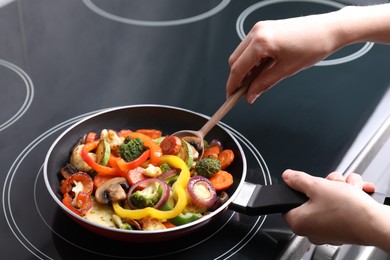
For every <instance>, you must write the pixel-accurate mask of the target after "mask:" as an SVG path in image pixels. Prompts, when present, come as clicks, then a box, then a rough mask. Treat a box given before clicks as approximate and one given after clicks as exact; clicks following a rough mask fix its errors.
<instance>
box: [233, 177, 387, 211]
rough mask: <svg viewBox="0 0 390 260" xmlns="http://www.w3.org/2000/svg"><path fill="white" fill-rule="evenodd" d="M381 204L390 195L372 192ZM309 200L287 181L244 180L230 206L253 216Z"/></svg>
mask: <svg viewBox="0 0 390 260" xmlns="http://www.w3.org/2000/svg"><path fill="white" fill-rule="evenodd" d="M370 195H371V197H372V198H373V199H375V200H376V201H378V202H379V203H381V204H385V205H390V197H388V196H387V195H384V194H382V193H378V192H374V193H372V194H370ZM307 200H308V197H307V196H306V195H305V194H303V193H301V192H298V191H296V190H293V189H291V188H290V187H288V186H287V185H286V184H285V183H279V184H272V185H259V184H252V183H248V182H244V183H243V186H242V188H241V190H240V192H239V194H238V196H237V197H236V198H235V199H234V200H233V203H232V204H231V205H230V206H229V208H230V209H233V210H235V211H237V212H240V213H244V214H247V215H251V216H259V215H267V214H273V213H285V212H287V211H289V210H291V209H293V208H296V207H299V206H300V205H302V204H303V203H305V202H306V201H307Z"/></svg>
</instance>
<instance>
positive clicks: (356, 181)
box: [326, 172, 375, 193]
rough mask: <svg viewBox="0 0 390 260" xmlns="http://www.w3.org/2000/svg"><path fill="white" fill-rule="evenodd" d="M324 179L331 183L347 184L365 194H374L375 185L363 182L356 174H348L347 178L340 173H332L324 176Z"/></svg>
mask: <svg viewBox="0 0 390 260" xmlns="http://www.w3.org/2000/svg"><path fill="white" fill-rule="evenodd" d="M326 179H328V180H331V181H341V182H346V183H349V184H351V185H354V186H355V187H357V188H358V189H362V190H363V191H365V192H367V193H373V192H375V185H374V184H373V183H371V182H366V181H363V178H362V176H361V175H359V174H357V173H350V174H348V176H347V177H345V176H344V175H342V174H341V173H340V172H332V173H330V174H328V176H326Z"/></svg>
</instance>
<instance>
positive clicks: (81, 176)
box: [61, 172, 93, 194]
mask: <svg viewBox="0 0 390 260" xmlns="http://www.w3.org/2000/svg"><path fill="white" fill-rule="evenodd" d="M75 182H81V183H82V185H83V190H82V192H84V193H87V194H91V193H92V191H93V180H92V178H91V176H89V175H88V174H87V173H85V172H76V173H74V174H72V175H71V176H70V177H69V178H67V179H66V180H64V182H63V183H62V185H61V192H62V194H65V193H69V192H71V191H72V188H73V186H74V183H75Z"/></svg>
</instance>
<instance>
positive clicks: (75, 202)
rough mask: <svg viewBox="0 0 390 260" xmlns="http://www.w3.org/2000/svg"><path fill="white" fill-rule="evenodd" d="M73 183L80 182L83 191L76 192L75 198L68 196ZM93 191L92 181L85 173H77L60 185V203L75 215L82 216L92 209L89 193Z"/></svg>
mask: <svg viewBox="0 0 390 260" xmlns="http://www.w3.org/2000/svg"><path fill="white" fill-rule="evenodd" d="M75 182H81V184H82V186H83V190H82V191H80V192H78V193H77V195H76V197H75V198H72V196H71V195H70V194H69V193H70V192H72V188H73V185H74V183H75ZM92 191H93V180H92V178H91V177H90V176H89V175H88V174H86V173H85V172H77V173H75V174H72V175H71V176H70V177H69V178H67V179H66V180H64V182H63V183H62V185H61V192H62V193H63V194H64V197H63V199H62V203H64V205H65V206H66V207H67V208H69V209H70V210H71V211H73V212H74V213H76V214H77V215H80V216H84V215H85V214H86V213H87V212H88V210H89V209H90V208H91V207H92V200H91V193H92Z"/></svg>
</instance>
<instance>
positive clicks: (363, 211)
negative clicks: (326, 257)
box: [282, 170, 390, 245]
mask: <svg viewBox="0 0 390 260" xmlns="http://www.w3.org/2000/svg"><path fill="white" fill-rule="evenodd" d="M350 176H351V177H347V178H344V177H342V175H339V174H337V173H332V174H330V175H329V176H328V179H325V178H320V177H314V176H310V175H308V174H306V173H304V172H299V171H293V170H286V171H285V172H284V173H283V175H282V177H283V180H284V181H285V182H286V184H287V185H288V186H290V187H291V188H293V189H295V190H297V191H300V192H303V193H305V194H306V196H307V197H308V198H309V200H308V201H307V202H306V203H304V204H303V205H301V206H299V207H297V208H294V209H292V210H290V211H289V212H287V213H286V214H285V215H284V217H285V220H286V221H287V223H288V224H289V226H290V228H291V229H292V231H293V232H294V233H296V234H297V235H302V236H307V237H308V239H309V240H310V241H311V242H312V243H314V244H323V243H329V244H343V243H353V244H361V245H366V244H371V243H372V239H374V237H375V236H377V235H378V234H375V232H373V231H374V230H375V229H373V228H372V225H371V224H372V222H373V220H374V218H375V217H376V215H378V214H379V212H380V210H381V208H380V207H382V205H381V204H379V203H377V202H376V201H374V200H373V199H372V198H371V197H370V196H369V195H368V194H367V193H366V192H365V191H363V189H365V188H367V189H371V188H372V186H370V185H372V184H366V183H365V182H363V181H361V178H359V177H360V176H358V175H357V174H356V175H350ZM359 179H360V180H359ZM369 186H370V187H371V188H369ZM389 238H390V237H389Z"/></svg>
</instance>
